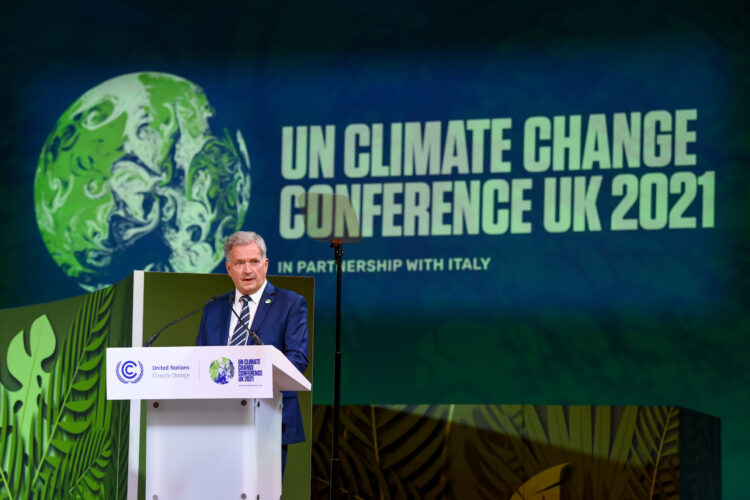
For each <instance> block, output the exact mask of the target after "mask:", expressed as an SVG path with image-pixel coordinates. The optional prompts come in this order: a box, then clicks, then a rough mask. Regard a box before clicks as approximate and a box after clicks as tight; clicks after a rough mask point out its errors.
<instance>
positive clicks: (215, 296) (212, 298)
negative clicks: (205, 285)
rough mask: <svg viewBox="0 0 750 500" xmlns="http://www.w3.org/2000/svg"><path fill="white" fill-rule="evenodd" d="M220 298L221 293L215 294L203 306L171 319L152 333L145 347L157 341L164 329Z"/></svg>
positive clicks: (144, 344)
mask: <svg viewBox="0 0 750 500" xmlns="http://www.w3.org/2000/svg"><path fill="white" fill-rule="evenodd" d="M220 298H221V295H214V296H213V297H211V298H210V299H208V300H207V301H206V303H205V304H203V305H202V306H200V307H199V308H198V309H196V310H195V311H190V312H189V313H187V314H186V315H184V316H181V317H179V318H177V319H176V320H174V321H170V322H169V323H167V324H166V325H164V326H162V327H161V328H160V329H159V330H158V331H157V332H156V333H154V334H153V335H151V338H150V339H148V340H147V341H146V342H144V343H143V347H151V344H153V343H154V342H155V341H156V339H158V338H159V335H161V332H163V331H164V330H166V329H167V328H169V327H170V326H172V325H174V324H175V323H179V322H180V321H182V320H183V319H185V318H189V317H190V316H192V315H193V314H195V313H197V312H198V311H202V310H203V308H204V307H206V306H207V305H208V304H210V303H211V302H213V301H215V300H218V299H220Z"/></svg>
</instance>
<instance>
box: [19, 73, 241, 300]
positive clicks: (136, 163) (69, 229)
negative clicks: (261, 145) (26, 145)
mask: <svg viewBox="0 0 750 500" xmlns="http://www.w3.org/2000/svg"><path fill="white" fill-rule="evenodd" d="M213 113H214V112H213V109H212V108H211V106H210V104H209V102H208V99H207V98H206V95H205V94H204V92H203V90H202V89H201V88H200V87H198V86H197V85H196V84H194V83H192V82H190V81H188V80H185V79H184V78H181V77H178V76H174V75H169V74H166V73H131V74H127V75H122V76H118V77H116V78H113V79H111V80H107V81H106V82H104V83H102V84H100V85H97V86H96V87H94V88H92V89H91V90H89V91H88V92H86V93H85V94H83V95H82V96H81V97H80V98H79V99H78V100H77V101H75V102H74V103H73V104H72V105H71V106H70V107H69V108H68V109H67V110H66V111H65V112H64V113H63V115H62V116H61V117H60V119H59V120H58V122H57V125H56V126H55V129H54V130H53V131H52V133H51V134H50V135H49V137H48V138H47V140H46V142H45V144H44V147H43V148H42V152H41V155H40V157H39V165H38V167H37V171H36V177H35V179H34V205H35V209H36V219H37V224H38V225H39V231H40V233H41V236H42V239H43V240H44V243H45V245H46V246H47V249H48V250H49V252H50V254H51V255H52V258H53V259H54V260H55V262H56V263H57V265H58V266H60V268H61V269H62V270H63V271H64V272H65V274H67V275H68V276H70V277H71V278H73V279H74V280H76V282H77V283H78V284H79V285H80V286H81V287H82V288H83V289H85V290H88V291H92V290H96V289H99V288H101V287H104V286H107V285H110V284H112V283H115V282H117V281H119V280H120V279H122V278H123V277H125V276H127V275H129V274H130V273H131V272H132V271H133V270H134V269H142V270H147V271H176V272H210V271H212V270H213V269H214V268H215V267H216V266H217V265H218V264H219V262H221V260H222V259H223V243H224V239H225V238H226V237H227V236H228V235H230V234H231V233H233V232H234V231H236V230H238V229H240V228H241V227H242V223H243V221H244V219H245V215H246V213H247V209H248V206H249V202H250V160H249V157H248V154H247V148H246V146H245V141H244V139H243V137H242V134H241V133H240V132H239V131H237V132H236V133H235V134H234V136H232V135H231V134H230V133H229V132H228V131H226V130H225V131H224V133H223V134H221V135H216V134H214V133H213V132H212V131H211V129H210V127H209V118H211V117H212V116H213Z"/></svg>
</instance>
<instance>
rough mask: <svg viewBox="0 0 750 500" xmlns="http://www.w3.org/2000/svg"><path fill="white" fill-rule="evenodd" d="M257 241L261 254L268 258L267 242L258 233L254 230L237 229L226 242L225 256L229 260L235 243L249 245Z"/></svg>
mask: <svg viewBox="0 0 750 500" xmlns="http://www.w3.org/2000/svg"><path fill="white" fill-rule="evenodd" d="M250 243H255V244H256V245H258V248H260V256H261V257H262V258H264V259H265V258H266V242H265V241H263V238H262V237H261V236H260V235H259V234H258V233H254V232H252V231H237V232H236V233H234V234H233V235H231V236H230V237H229V238H227V241H225V242H224V258H225V259H226V260H227V262H229V254H230V253H232V247H234V246H235V245H249V244H250Z"/></svg>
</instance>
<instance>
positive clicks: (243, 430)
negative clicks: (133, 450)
mask: <svg viewBox="0 0 750 500" xmlns="http://www.w3.org/2000/svg"><path fill="white" fill-rule="evenodd" d="M280 408H281V393H280V392H279V391H276V394H275V395H274V397H273V398H272V399H204V400H187V399H172V400H169V399H166V400H159V401H152V400H149V401H147V411H146V425H147V430H146V443H147V451H146V498H147V499H151V500H173V499H178V500H182V499H185V500H191V499H195V500H204V499H207V498H237V499H242V498H247V499H251V498H255V499H257V498H260V499H263V498H273V499H278V498H280V497H281V444H280V441H279V439H278V436H280V435H281V412H280V411H277V409H280ZM269 436H270V437H272V436H277V438H276V439H273V438H271V439H267V437H269Z"/></svg>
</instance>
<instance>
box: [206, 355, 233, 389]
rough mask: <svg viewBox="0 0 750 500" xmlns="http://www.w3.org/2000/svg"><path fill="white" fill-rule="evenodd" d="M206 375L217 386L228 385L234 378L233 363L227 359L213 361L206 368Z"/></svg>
mask: <svg viewBox="0 0 750 500" xmlns="http://www.w3.org/2000/svg"><path fill="white" fill-rule="evenodd" d="M208 375H209V377H211V380H213V381H214V382H216V383H217V384H228V383H229V381H230V380H231V379H232V378H234V363H232V360H231V359H229V358H221V359H215V360H214V361H212V362H211V364H210V365H209V367H208Z"/></svg>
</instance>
